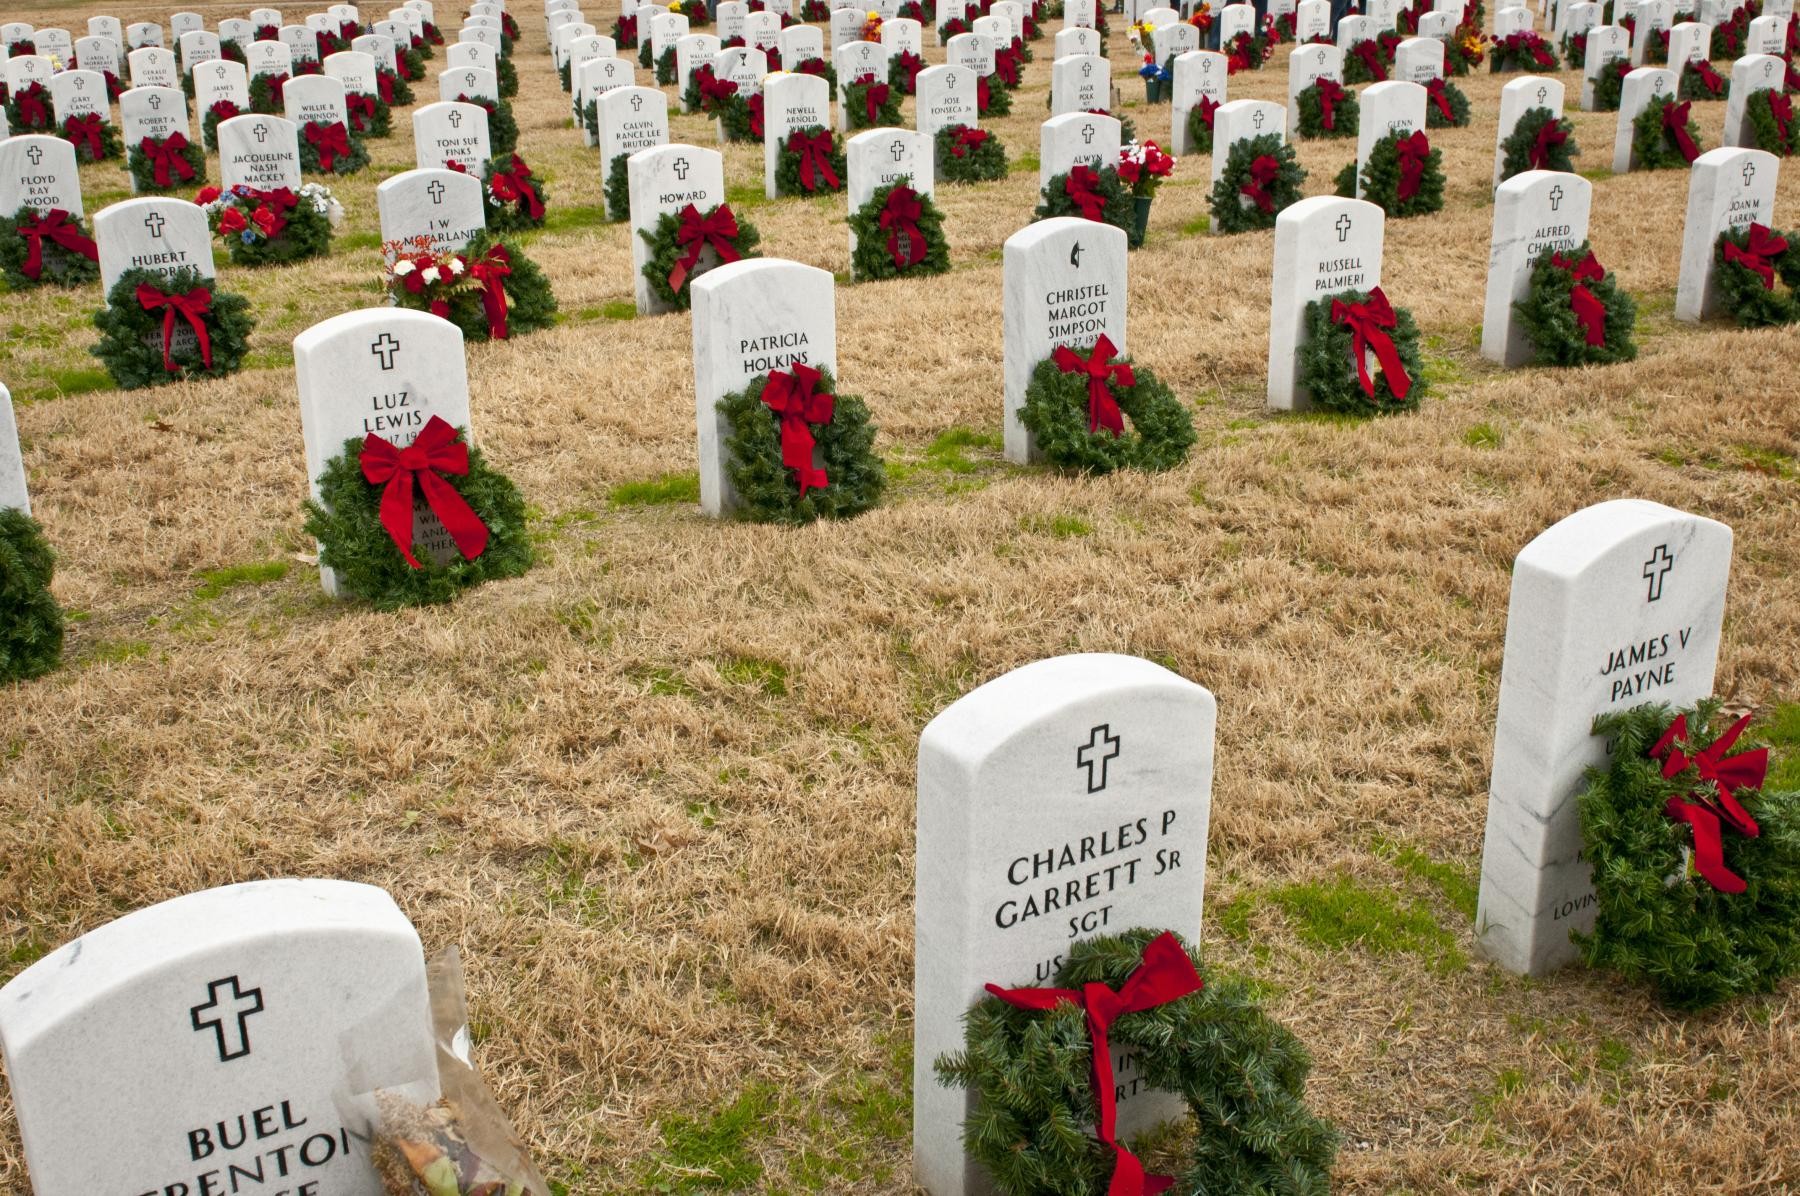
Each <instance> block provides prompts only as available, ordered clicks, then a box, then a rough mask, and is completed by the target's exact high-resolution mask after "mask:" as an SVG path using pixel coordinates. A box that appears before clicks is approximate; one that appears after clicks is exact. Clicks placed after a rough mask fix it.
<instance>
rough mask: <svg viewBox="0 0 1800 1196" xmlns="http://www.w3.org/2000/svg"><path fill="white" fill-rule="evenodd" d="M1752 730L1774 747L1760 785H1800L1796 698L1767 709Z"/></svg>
mask: <svg viewBox="0 0 1800 1196" xmlns="http://www.w3.org/2000/svg"><path fill="white" fill-rule="evenodd" d="M1756 733H1757V734H1758V735H1761V736H1762V737H1763V738H1764V739H1766V740H1768V741H1769V744H1770V746H1771V747H1773V748H1774V749H1775V750H1774V752H1772V753H1771V756H1772V758H1773V764H1772V766H1771V767H1770V769H1769V777H1768V780H1766V781H1765V782H1763V788H1765V789H1769V790H1790V789H1800V702H1783V703H1781V704H1780V705H1779V706H1776V707H1775V709H1773V710H1771V711H1769V713H1768V715H1767V716H1766V717H1765V718H1764V719H1763V721H1762V725H1760V726H1758V727H1757V728H1756Z"/></svg>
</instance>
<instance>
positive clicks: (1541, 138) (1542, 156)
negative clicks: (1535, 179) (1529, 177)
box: [1530, 117, 1569, 170]
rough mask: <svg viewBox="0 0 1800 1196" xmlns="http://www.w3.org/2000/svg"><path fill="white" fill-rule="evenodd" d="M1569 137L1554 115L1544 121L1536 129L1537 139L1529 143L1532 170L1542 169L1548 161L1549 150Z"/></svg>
mask: <svg viewBox="0 0 1800 1196" xmlns="http://www.w3.org/2000/svg"><path fill="white" fill-rule="evenodd" d="M1568 139H1569V135H1568V134H1567V133H1565V132H1563V127H1562V122H1561V121H1559V120H1557V119H1556V118H1555V117H1552V118H1551V119H1549V120H1547V121H1545V122H1544V126H1543V128H1541V129H1539V130H1538V134H1537V140H1535V141H1533V142H1532V143H1531V154H1530V162H1531V168H1532V169H1533V170H1543V169H1544V168H1545V164H1546V163H1548V162H1549V161H1550V151H1551V150H1553V149H1555V148H1556V147H1557V146H1559V145H1561V144H1562V143H1563V142H1565V141H1567V140H1568Z"/></svg>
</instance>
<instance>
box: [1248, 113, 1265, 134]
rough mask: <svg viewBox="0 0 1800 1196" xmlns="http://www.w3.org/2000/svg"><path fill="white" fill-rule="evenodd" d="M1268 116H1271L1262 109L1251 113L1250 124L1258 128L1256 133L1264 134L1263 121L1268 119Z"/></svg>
mask: <svg viewBox="0 0 1800 1196" xmlns="http://www.w3.org/2000/svg"><path fill="white" fill-rule="evenodd" d="M1268 115H1269V114H1268V113H1266V112H1264V111H1263V110H1262V109H1261V108H1258V109H1257V110H1256V111H1255V112H1253V113H1251V115H1250V123H1251V124H1253V125H1255V126H1256V131H1257V132H1258V133H1260V132H1262V127H1263V121H1264V120H1266V119H1268Z"/></svg>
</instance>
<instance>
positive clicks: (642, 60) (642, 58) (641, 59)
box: [637, 37, 655, 70]
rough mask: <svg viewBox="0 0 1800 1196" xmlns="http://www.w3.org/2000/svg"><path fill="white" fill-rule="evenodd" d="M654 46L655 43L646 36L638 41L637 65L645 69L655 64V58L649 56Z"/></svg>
mask: <svg viewBox="0 0 1800 1196" xmlns="http://www.w3.org/2000/svg"><path fill="white" fill-rule="evenodd" d="M654 46H655V43H654V42H652V41H651V40H650V38H648V37H644V38H642V39H640V40H639V41H638V53H637V57H638V65H639V66H641V67H643V68H644V69H646V70H648V69H649V68H650V67H651V66H653V65H655V60H654V59H653V58H651V57H650V52H651V50H652V49H653V48H654Z"/></svg>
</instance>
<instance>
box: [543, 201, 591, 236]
mask: <svg viewBox="0 0 1800 1196" xmlns="http://www.w3.org/2000/svg"><path fill="white" fill-rule="evenodd" d="M546 207H548V208H549V210H548V211H546V212H545V213H544V227H543V230H542V231H544V232H547V233H560V232H568V231H570V230H572V229H578V228H595V227H597V226H599V225H602V224H605V223H607V219H606V207H605V205H603V204H557V205H556V206H554V207H549V205H546Z"/></svg>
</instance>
